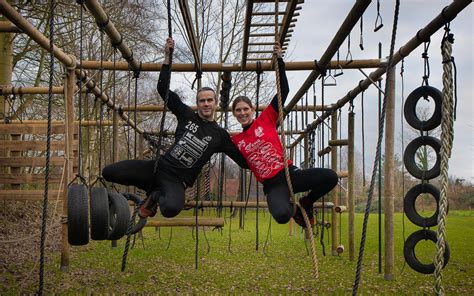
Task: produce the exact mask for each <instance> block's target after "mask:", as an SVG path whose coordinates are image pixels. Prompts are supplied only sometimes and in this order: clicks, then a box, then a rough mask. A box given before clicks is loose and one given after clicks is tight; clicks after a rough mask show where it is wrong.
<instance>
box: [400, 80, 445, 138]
mask: <svg viewBox="0 0 474 296" xmlns="http://www.w3.org/2000/svg"><path fill="white" fill-rule="evenodd" d="M422 97H431V98H433V100H434V103H435V110H434V112H433V115H432V116H431V117H430V118H429V119H428V120H420V119H419V118H418V116H417V115H416V104H417V103H418V101H419V100H420V98H422ZM442 103H443V94H442V93H441V92H440V91H439V90H438V89H437V88H434V87H432V86H420V87H418V88H416V89H415V90H413V91H412V92H411V93H410V94H409V95H408V98H407V99H406V101H405V106H404V109H403V111H404V114H405V120H406V121H407V123H408V124H409V125H410V126H411V127H413V128H415V129H417V130H420V131H430V130H432V129H434V128H436V127H438V126H439V125H440V124H441V104H442Z"/></svg>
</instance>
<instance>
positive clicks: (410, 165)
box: [403, 136, 441, 180]
mask: <svg viewBox="0 0 474 296" xmlns="http://www.w3.org/2000/svg"><path fill="white" fill-rule="evenodd" d="M425 145H427V146H430V147H431V148H433V150H434V151H435V152H436V163H435V164H434V166H433V167H432V168H431V169H430V170H422V169H420V168H419V167H418V165H417V164H416V162H415V155H416V150H418V148H420V147H421V146H425ZM440 150H441V141H440V140H438V139H437V138H434V137H430V136H423V137H418V138H416V139H414V140H413V141H411V142H410V143H409V144H408V145H407V147H406V148H405V152H404V153H403V163H404V164H405V167H406V169H407V171H408V172H409V173H410V175H412V176H413V177H415V178H417V179H420V180H431V179H433V178H436V177H438V176H439V174H440V155H439V151H440Z"/></svg>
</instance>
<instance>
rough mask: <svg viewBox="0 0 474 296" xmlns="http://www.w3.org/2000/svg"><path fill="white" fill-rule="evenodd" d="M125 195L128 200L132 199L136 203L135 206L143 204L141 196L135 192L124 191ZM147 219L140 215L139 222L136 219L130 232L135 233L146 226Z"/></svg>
mask: <svg viewBox="0 0 474 296" xmlns="http://www.w3.org/2000/svg"><path fill="white" fill-rule="evenodd" d="M123 196H125V198H126V199H127V200H131V201H132V202H133V203H134V204H135V207H137V206H139V205H141V203H142V202H143V201H142V199H141V198H140V196H138V195H136V194H134V193H130V192H127V193H123ZM147 220H148V219H147V218H140V217H138V222H135V221H134V225H133V227H132V229H131V231H130V234H135V233H137V232H139V231H141V230H142V229H143V227H145V225H146V222H147Z"/></svg>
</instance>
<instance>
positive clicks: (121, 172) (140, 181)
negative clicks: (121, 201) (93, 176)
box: [102, 160, 186, 218]
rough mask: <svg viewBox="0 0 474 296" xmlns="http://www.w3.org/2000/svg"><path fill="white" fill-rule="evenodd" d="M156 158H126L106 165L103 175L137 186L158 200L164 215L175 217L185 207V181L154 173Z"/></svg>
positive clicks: (114, 181)
mask: <svg viewBox="0 0 474 296" xmlns="http://www.w3.org/2000/svg"><path fill="white" fill-rule="evenodd" d="M154 165H155V161H154V160H124V161H119V162H116V163H114V164H111V165H108V166H106V167H105V168H104V169H103V170H102V176H103V177H104V178H105V179H106V180H107V181H109V182H113V183H118V184H122V185H126V186H135V187H137V188H140V189H142V190H144V191H146V192H147V195H149V196H150V198H153V199H154V200H156V201H158V203H159V205H160V211H161V214H162V215H163V216H164V217H168V218H169V217H174V216H176V215H178V214H179V212H181V210H182V209H183V207H184V198H185V196H184V192H185V189H186V188H185V186H184V184H183V182H181V181H179V180H176V179H174V178H173V177H171V176H168V175H166V174H164V173H162V172H160V170H159V168H158V171H157V174H156V176H154V175H153V167H154Z"/></svg>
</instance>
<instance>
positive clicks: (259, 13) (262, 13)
mask: <svg viewBox="0 0 474 296" xmlns="http://www.w3.org/2000/svg"><path fill="white" fill-rule="evenodd" d="M278 14H279V15H285V14H286V13H285V12H284V11H279V12H278ZM252 15H275V12H274V11H258V12H252ZM298 15H299V14H298Z"/></svg>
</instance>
